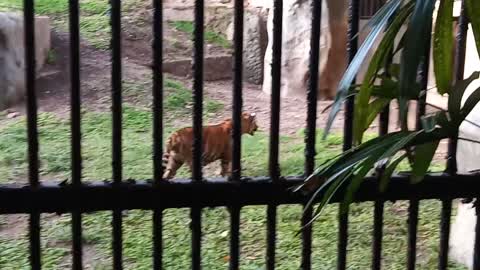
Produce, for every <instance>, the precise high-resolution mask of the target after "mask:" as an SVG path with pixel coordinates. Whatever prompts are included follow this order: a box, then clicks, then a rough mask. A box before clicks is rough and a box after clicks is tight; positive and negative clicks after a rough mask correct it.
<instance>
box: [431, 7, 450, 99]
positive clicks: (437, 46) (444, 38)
mask: <svg viewBox="0 0 480 270" xmlns="http://www.w3.org/2000/svg"><path fill="white" fill-rule="evenodd" d="M452 50H453V0H440V7H439V9H438V15H437V20H436V23H435V32H434V39H433V70H434V72H435V79H436V82H437V90H438V93H440V94H441V95H443V94H445V93H448V92H449V90H450V87H451V83H452V75H453V71H452V69H453V55H452Z"/></svg>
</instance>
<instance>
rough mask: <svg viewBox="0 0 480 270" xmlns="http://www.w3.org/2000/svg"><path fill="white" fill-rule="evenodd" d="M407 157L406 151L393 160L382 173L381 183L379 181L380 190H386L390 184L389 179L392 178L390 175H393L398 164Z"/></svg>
mask: <svg viewBox="0 0 480 270" xmlns="http://www.w3.org/2000/svg"><path fill="white" fill-rule="evenodd" d="M406 157H407V153H404V154H403V155H401V156H399V157H397V158H396V159H395V160H393V161H392V162H391V163H390V164H389V165H388V166H387V168H386V169H385V171H384V172H383V173H382V175H381V177H380V183H379V190H380V192H385V190H386V189H387V186H388V181H389V180H390V177H392V174H393V172H394V171H395V169H396V168H397V167H398V164H400V162H402V160H404V159H405V158H406Z"/></svg>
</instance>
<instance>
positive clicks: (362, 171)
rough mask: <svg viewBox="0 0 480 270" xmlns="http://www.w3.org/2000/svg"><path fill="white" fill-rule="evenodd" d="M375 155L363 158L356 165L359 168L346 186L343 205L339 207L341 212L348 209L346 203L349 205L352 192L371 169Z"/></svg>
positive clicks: (351, 199)
mask: <svg viewBox="0 0 480 270" xmlns="http://www.w3.org/2000/svg"><path fill="white" fill-rule="evenodd" d="M378 156H379V155H377V156H371V157H370V158H368V159H366V160H364V161H363V162H362V163H360V164H359V165H358V167H359V170H358V171H357V172H356V173H355V174H354V177H353V179H352V181H351V182H350V184H349V185H348V187H347V191H346V194H345V198H344V199H343V207H341V210H342V213H345V211H346V210H347V209H348V205H350V204H351V203H352V201H353V198H354V193H355V192H356V191H357V190H358V188H359V187H360V184H361V183H362V181H363V180H364V178H365V175H367V173H368V172H369V171H370V170H371V169H372V167H373V165H374V164H375V162H376V160H377V158H378Z"/></svg>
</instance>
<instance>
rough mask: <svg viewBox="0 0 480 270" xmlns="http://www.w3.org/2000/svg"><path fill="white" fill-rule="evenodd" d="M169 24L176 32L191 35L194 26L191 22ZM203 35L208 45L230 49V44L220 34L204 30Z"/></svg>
mask: <svg viewBox="0 0 480 270" xmlns="http://www.w3.org/2000/svg"><path fill="white" fill-rule="evenodd" d="M169 23H170V25H171V26H173V27H174V28H175V29H177V30H178V31H182V32H185V33H187V34H190V35H193V30H194V24H193V22H192V21H172V22H169ZM204 35H205V37H204V38H205V40H206V41H207V42H208V43H212V44H216V45H219V46H221V47H224V48H230V47H231V46H232V45H231V43H230V42H229V41H228V40H227V39H226V38H225V37H224V36H223V35H221V34H218V33H215V32H213V31H210V30H208V29H206V30H205V33H204Z"/></svg>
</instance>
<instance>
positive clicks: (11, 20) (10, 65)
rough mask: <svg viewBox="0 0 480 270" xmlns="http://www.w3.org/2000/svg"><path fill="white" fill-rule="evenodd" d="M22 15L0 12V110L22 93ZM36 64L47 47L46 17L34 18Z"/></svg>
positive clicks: (41, 64)
mask: <svg viewBox="0 0 480 270" xmlns="http://www.w3.org/2000/svg"><path fill="white" fill-rule="evenodd" d="M23 33H24V32H23V18H22V17H21V16H20V15H18V14H13V13H0V110H4V109H5V108H7V107H8V106H10V105H13V104H15V103H16V102H18V101H20V100H21V99H22V98H23V97H24V95H25V82H24V80H25V73H24V69H25V52H24V51H25V49H24V46H23V43H24V36H23ZM35 49H36V50H35V52H36V64H37V66H36V68H37V70H40V69H41V67H42V66H43V64H44V63H45V61H46V59H47V56H48V51H49V50H50V24H49V19H48V18H47V17H36V18H35Z"/></svg>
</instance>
